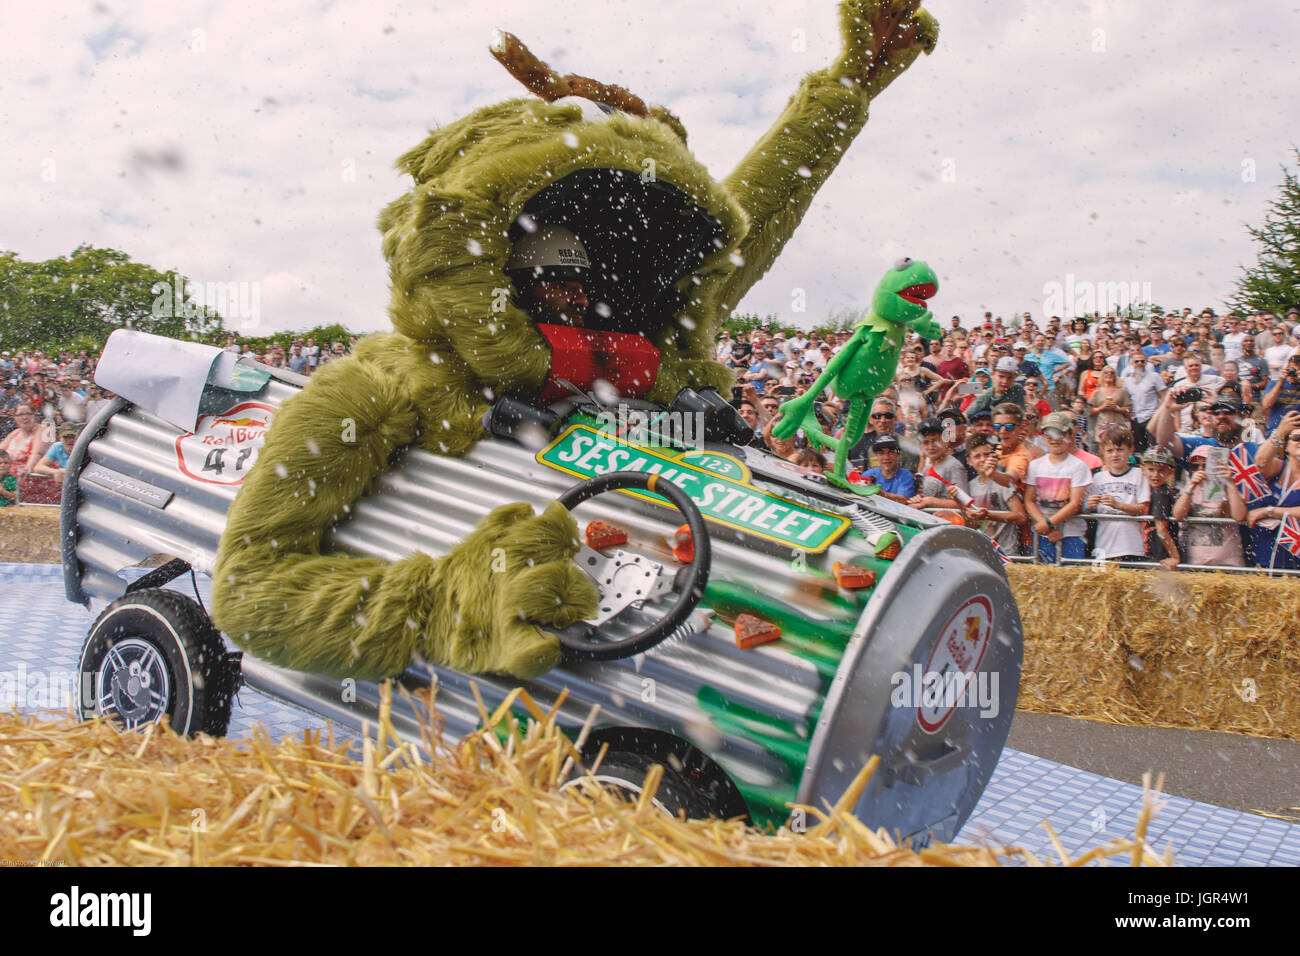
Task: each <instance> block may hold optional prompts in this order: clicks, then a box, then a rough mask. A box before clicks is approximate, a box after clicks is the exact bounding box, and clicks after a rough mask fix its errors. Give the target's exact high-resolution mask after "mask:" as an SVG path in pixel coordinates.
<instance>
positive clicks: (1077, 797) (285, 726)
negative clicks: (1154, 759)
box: [0, 563, 1300, 866]
mask: <svg viewBox="0 0 1300 956" xmlns="http://www.w3.org/2000/svg"><path fill="white" fill-rule="evenodd" d="M174 587H175V588H176V590H179V591H182V592H189V593H192V591H191V590H190V584H189V578H188V577H186V578H182V579H180V580H178V581H176V582H174ZM0 595H4V600H3V601H0V694H13V693H14V690H13V688H15V687H16V686H18V685H19V684H20V683H21V682H22V681H24V680H25V682H26V686H27V692H26V696H25V699H24V700H23V701H21V702H20V703H21V704H23V705H26V706H24V707H23V708H22V709H28V710H31V709H39V708H40V707H41V706H46V707H53V708H54V709H58V710H62V709H63V702H62V701H51V700H50V699H49V693H48V692H47V691H44V690H43V689H44V688H48V686H49V684H50V681H49V678H50V676H51V674H55V673H70V672H72V671H73V670H75V668H76V666H77V660H78V655H79V653H80V650H81V643H82V640H83V639H84V638H85V635H86V632H87V630H89V628H90V625H91V623H92V622H93V620H94V618H93V616H92V615H91V614H90V612H88V611H86V610H85V609H83V608H81V607H80V606H78V605H76V604H70V603H69V602H68V601H67V600H66V599H65V598H64V596H63V575H62V570H61V569H60V568H59V567H58V566H56V565H31V564H3V563H0ZM204 597H205V598H206V594H205V595H204ZM13 702H14V701H13V700H12V699H11V700H0V703H2V704H3V705H4V706H5V707H8V706H11V705H12V703H13ZM258 723H261V724H263V725H264V726H265V727H266V728H267V730H268V731H269V733H270V734H271V737H272V738H273V739H276V740H279V739H283V738H284V737H286V736H291V735H296V734H299V733H301V732H302V731H303V730H305V729H309V728H310V729H316V728H321V727H323V726H324V721H322V720H320V719H319V718H317V717H315V716H313V715H311V714H306V713H303V712H302V711H299V710H295V709H293V708H291V707H286V706H284V705H282V704H280V703H278V702H277V701H273V700H271V699H270V698H267V697H264V696H262V695H261V694H258V693H256V692H254V691H251V690H249V689H247V688H245V689H244V690H243V691H241V692H240V696H239V699H238V700H237V702H236V705H235V711H234V714H233V715H232V717H231V722H230V730H229V734H230V736H231V737H245V736H248V735H250V734H251V733H252V729H253V727H254V726H255V725H256V724H258ZM1163 799H1164V800H1165V801H1166V805H1165V807H1164V808H1163V809H1162V810H1161V811H1160V812H1159V813H1158V814H1157V815H1156V817H1155V819H1154V820H1153V821H1152V824H1151V826H1150V829H1149V830H1148V834H1147V836H1148V840H1149V842H1150V843H1151V844H1152V845H1153V846H1154V847H1155V848H1156V849H1157V850H1159V851H1160V852H1163V851H1164V849H1165V848H1166V847H1169V848H1170V849H1172V850H1173V852H1174V856H1175V858H1176V859H1177V860H1178V862H1179V863H1182V864H1186V865H1190V866H1297V865H1300V825H1296V824H1289V823H1285V822H1283V821H1280V820H1271V819H1268V818H1267V817H1261V816H1257V815H1255V814H1251V813H1242V812H1239V811H1236V810H1227V809H1224V808H1222V807H1215V806H1212V805H1210V804H1205V803H1197V802H1195V801H1193V800H1187V799H1184V798H1182V797H1165V798H1163ZM1141 808H1142V790H1141V788H1140V787H1135V786H1133V785H1131V784H1127V783H1122V782H1120V781H1118V780H1112V779H1109V778H1107V777H1101V776H1098V775H1097V774H1094V773H1088V772H1087V771H1084V770H1079V769H1076V768H1074V767H1067V766H1065V765H1063V764H1059V763H1055V762H1053V761H1051V760H1044V759H1042V758H1040V757H1033V756H1030V755H1029V754H1025V753H1021V752H1019V751H1015V750H1010V749H1008V750H1005V751H1004V752H1003V754H1002V759H1001V762H1000V763H999V764H998V768H997V770H996V771H995V772H994V774H993V779H992V780H991V781H990V783H989V786H988V788H987V789H986V790H985V792H984V796H983V798H982V799H981V800H980V803H979V805H978V806H977V807H976V808H975V813H974V814H973V815H972V816H971V818H970V820H969V821H968V822H967V823H966V826H965V828H964V829H963V830H962V833H961V835H960V837H959V838H958V842H960V843H984V842H987V843H990V844H994V845H1012V846H1019V847H1023V848H1024V849H1026V850H1029V851H1030V852H1032V853H1035V854H1037V855H1038V856H1039V857H1043V858H1051V859H1056V852H1055V850H1054V849H1053V848H1052V845H1051V841H1050V839H1049V838H1048V835H1047V831H1046V829H1045V828H1044V827H1043V821H1048V822H1050V823H1051V825H1052V828H1053V830H1055V831H1056V835H1057V837H1058V838H1059V839H1060V841H1061V843H1062V845H1063V846H1064V847H1065V848H1066V850H1067V851H1068V852H1070V853H1072V854H1075V855H1078V854H1080V853H1082V852H1084V851H1086V850H1088V849H1091V848H1092V847H1095V846H1097V845H1099V844H1101V843H1104V842H1106V841H1107V840H1109V839H1113V838H1116V837H1127V836H1131V835H1132V834H1133V832H1134V829H1135V827H1136V825H1137V819H1138V813H1139V811H1140V810H1141Z"/></svg>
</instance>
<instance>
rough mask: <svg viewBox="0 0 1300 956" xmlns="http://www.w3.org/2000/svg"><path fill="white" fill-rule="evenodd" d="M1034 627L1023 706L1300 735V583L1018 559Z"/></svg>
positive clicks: (1017, 573) (1015, 580) (1019, 591)
mask: <svg viewBox="0 0 1300 956" xmlns="http://www.w3.org/2000/svg"><path fill="white" fill-rule="evenodd" d="M1008 575H1009V577H1010V579H1011V586H1012V591H1013V592H1014V593H1015V595H1016V601H1017V603H1018V604H1019V607H1020V615H1021V620H1022V622H1023V624H1024V631H1025V667H1024V674H1023V677H1022V680H1021V691H1020V701H1019V705H1018V707H1019V709H1021V710H1026V711H1031V712H1034V713H1051V714H1064V715H1067V716H1071V717H1086V718H1088V719H1090V720H1103V721H1109V722H1111V723H1116V724H1127V725H1140V726H1165V727H1186V728H1191V729H1196V730H1214V731H1229V732H1234V733H1245V734H1253V735H1257V736H1268V737H1281V738H1287V739H1298V738H1300V581H1296V580H1295V579H1294V578H1267V577H1264V576H1262V575H1233V574H1223V573H1212V572H1209V573H1191V572H1151V571H1139V570H1131V569H1122V568H1113V567H1112V568H1104V569H1093V568H1079V567H1036V566H1030V565H1013V566H1011V567H1009V568H1008Z"/></svg>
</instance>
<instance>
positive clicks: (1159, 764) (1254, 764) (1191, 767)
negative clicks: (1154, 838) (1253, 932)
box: [1007, 711, 1300, 822]
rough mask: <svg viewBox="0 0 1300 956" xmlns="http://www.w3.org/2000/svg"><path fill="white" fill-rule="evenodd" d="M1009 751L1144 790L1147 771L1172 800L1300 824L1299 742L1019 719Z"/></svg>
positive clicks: (1029, 717) (1070, 719) (1023, 716)
mask: <svg viewBox="0 0 1300 956" xmlns="http://www.w3.org/2000/svg"><path fill="white" fill-rule="evenodd" d="M1007 746H1009V747H1014V748H1015V749H1016V750H1021V751H1024V752H1025V753H1030V754H1033V755H1034V756H1037V757H1045V758H1047V759H1048V760H1055V761H1057V762H1058V763H1063V764H1068V765H1069V766H1071V767H1078V768H1079V769H1081V770H1088V771H1091V772H1092V773H1097V774H1102V775H1103V776H1107V777H1113V778H1114V779H1116V780H1122V781H1124V782H1125V783H1132V784H1137V785H1138V786H1141V785H1142V774H1143V773H1144V772H1145V771H1147V770H1153V771H1156V772H1163V773H1164V775H1165V785H1164V792H1165V793H1171V794H1177V795H1178V796H1180V797H1187V798H1188V799H1190V800H1200V801H1202V802H1204V803H1212V804H1215V805H1217V806H1220V807H1229V808H1231V809H1233V810H1247V811H1256V812H1258V811H1265V812H1267V813H1277V814H1284V815H1286V816H1287V817H1289V818H1290V819H1292V820H1294V821H1296V822H1300V742H1297V741H1293V740H1272V739H1269V738H1265V737H1245V736H1242V735H1240V734H1221V733H1212V732H1209V731H1201V730H1174V729H1168V728H1163V727H1118V726H1115V725H1114V724H1102V723H1097V722H1095V721H1091V720H1080V719H1078V718H1075V717H1058V716H1055V715H1052V714H1027V713H1024V712H1022V711H1017V712H1016V717H1015V720H1014V721H1013V722H1012V724H1011V737H1010V739H1009V740H1008V741H1007Z"/></svg>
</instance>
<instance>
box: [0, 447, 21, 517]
mask: <svg viewBox="0 0 1300 956" xmlns="http://www.w3.org/2000/svg"><path fill="white" fill-rule="evenodd" d="M12 468H13V462H12V461H10V460H9V453H8V452H7V451H5V450H3V449H0V508H8V507H9V506H10V505H14V504H17V503H18V479H17V478H15V477H14V476H13V475H11V474H10V473H9V472H10V471H11V470H12Z"/></svg>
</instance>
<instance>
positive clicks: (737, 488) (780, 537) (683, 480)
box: [537, 425, 849, 553]
mask: <svg viewBox="0 0 1300 956" xmlns="http://www.w3.org/2000/svg"><path fill="white" fill-rule="evenodd" d="M537 460H538V461H539V462H541V463H542V464H543V465H547V466H549V467H551V468H556V469H558V470H560V471H563V472H567V473H568V474H570V475H576V476H578V477H579V478H595V477H597V476H598V475H603V474H606V473H607V472H611V471H644V472H648V473H650V474H657V475H661V476H662V477H663V478H666V479H667V480H669V481H671V482H672V483H673V484H675V485H677V487H679V488H681V489H682V490H683V491H685V492H686V493H687V494H688V495H689V496H690V498H691V500H692V501H694V502H695V504H696V506H697V507H698V508H699V509H700V513H701V514H703V515H704V517H705V518H706V519H707V520H709V521H713V522H715V523H717V524H720V525H725V526H726V527H728V528H736V529H739V530H741V531H744V532H746V533H747V534H751V535H754V536H756V537H759V538H765V539H767V540H768V541H777V542H780V543H781V544H784V545H787V546H789V547H791V548H796V549H798V550H800V551H808V552H811V553H817V552H820V551H824V550H825V549H826V548H827V547H829V546H830V545H831V543H832V542H833V541H835V540H836V539H837V538H839V536H840V535H842V534H843V533H844V532H845V530H846V529H847V528H848V526H849V521H848V519H847V518H845V517H843V516H842V515H835V514H827V513H825V512H822V511H815V510H813V509H812V508H806V507H804V506H803V505H800V504H798V503H797V502H794V501H790V500H788V499H786V498H782V497H780V496H778V495H773V494H769V493H768V492H766V491H761V490H759V489H757V488H754V487H752V486H750V485H747V484H744V483H742V482H739V481H734V480H732V479H730V478H728V477H725V476H724V475H720V474H717V473H716V472H714V471H710V470H707V469H705V468H701V467H699V466H697V465H695V464H693V463H692V461H690V460H686V461H683V460H681V459H680V458H671V457H668V454H666V453H664V452H662V451H654V450H651V449H649V448H643V447H641V446H639V445H629V444H628V443H626V442H624V441H620V440H619V439H618V438H617V437H616V436H614V435H611V434H608V433H605V432H600V431H597V430H596V429H594V428H590V427H588V426H586V425H574V426H573V427H571V428H569V429H568V430H567V431H565V432H564V433H563V434H561V435H560V437H559V438H557V439H556V440H555V441H554V442H552V443H551V444H550V445H549V446H547V447H546V448H544V449H542V451H540V452H538V453H537ZM622 493H623V494H629V495H634V496H635V497H638V498H644V499H646V500H647V501H653V502H656V503H657V504H662V505H667V506H668V507H672V506H671V505H669V504H668V501H667V500H666V499H664V498H661V497H660V496H659V495H656V494H653V493H651V492H648V491H636V490H631V489H623V490H622Z"/></svg>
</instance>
